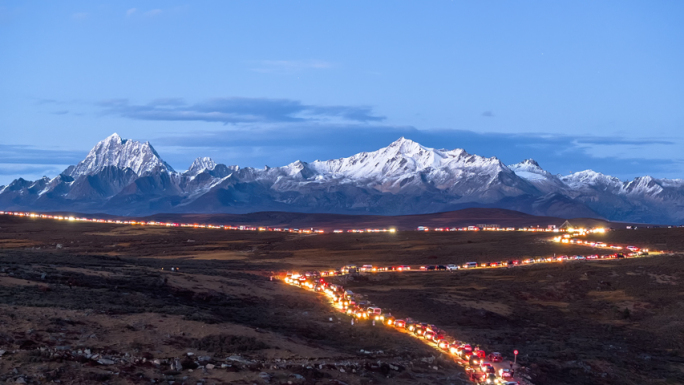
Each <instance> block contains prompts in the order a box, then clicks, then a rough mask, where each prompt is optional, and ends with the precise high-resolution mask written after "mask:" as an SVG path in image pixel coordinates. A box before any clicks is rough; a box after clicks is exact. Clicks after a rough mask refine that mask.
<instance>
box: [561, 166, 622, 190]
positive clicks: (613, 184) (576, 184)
mask: <svg viewBox="0 0 684 385" xmlns="http://www.w3.org/2000/svg"><path fill="white" fill-rule="evenodd" d="M560 179H561V180H562V181H563V182H565V184H567V185H568V187H570V188H572V189H578V190H580V189H582V188H586V187H589V186H591V187H599V186H601V187H603V188H604V189H606V188H611V189H614V190H622V187H623V183H622V181H621V180H620V179H618V178H616V177H613V176H610V175H605V174H601V173H600V172H596V171H594V170H584V171H579V172H576V173H573V174H570V175H566V176H562V177H561V178H560Z"/></svg>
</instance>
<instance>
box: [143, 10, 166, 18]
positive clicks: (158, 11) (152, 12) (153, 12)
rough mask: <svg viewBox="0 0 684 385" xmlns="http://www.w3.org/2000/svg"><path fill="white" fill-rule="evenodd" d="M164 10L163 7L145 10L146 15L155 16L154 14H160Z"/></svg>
mask: <svg viewBox="0 0 684 385" xmlns="http://www.w3.org/2000/svg"><path fill="white" fill-rule="evenodd" d="M162 12H163V11H162V10H161V9H151V10H149V11H147V12H145V16H148V17H154V16H158V15H160V14H161V13H162Z"/></svg>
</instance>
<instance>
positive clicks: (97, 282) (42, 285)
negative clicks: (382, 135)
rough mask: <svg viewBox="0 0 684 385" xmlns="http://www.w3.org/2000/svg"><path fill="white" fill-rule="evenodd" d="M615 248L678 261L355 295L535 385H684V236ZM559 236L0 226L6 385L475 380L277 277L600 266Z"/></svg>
mask: <svg viewBox="0 0 684 385" xmlns="http://www.w3.org/2000/svg"><path fill="white" fill-rule="evenodd" d="M597 237H598V236H597ZM600 237H601V240H603V241H604V242H607V243H614V242H615V243H621V244H635V245H637V246H648V247H651V248H654V249H664V250H670V251H673V252H675V254H674V255H668V256H663V255H659V256H653V257H648V258H639V259H632V260H620V261H615V260H614V261H601V262H584V263H582V262H574V263H565V264H550V265H536V266H526V267H516V268H511V269H495V270H477V271H468V272H464V271H461V272H456V273H448V272H435V273H420V272H416V273H409V274H395V273H382V274H376V275H369V276H361V277H357V278H355V279H353V280H347V282H346V285H348V286H350V287H351V288H352V290H355V291H359V292H361V293H363V294H365V295H367V296H368V298H369V299H371V300H372V301H374V302H375V303H377V304H378V305H380V306H382V307H384V308H387V309H391V311H392V313H393V314H395V315H398V316H402V317H403V316H412V317H414V318H417V319H420V320H421V321H424V322H430V323H434V324H437V325H439V326H441V327H443V328H445V329H447V330H448V331H449V332H450V333H451V334H453V335H454V336H456V337H458V338H461V339H464V340H468V341H472V342H477V343H479V344H481V346H482V347H484V348H485V349H486V350H488V351H501V352H503V353H504V354H505V355H507V356H510V351H511V350H512V349H514V348H517V349H519V350H521V356H519V359H520V361H521V364H523V365H524V366H525V367H526V369H527V371H528V374H529V375H530V376H531V378H532V382H533V383H535V384H615V383H620V384H645V383H654V384H658V383H662V384H669V383H672V384H675V383H684V298H683V297H682V296H683V295H684V291H683V290H682V277H683V275H684V265H683V264H682V259H681V256H680V255H678V254H676V253H677V252H680V251H683V250H684V232H683V231H682V229H663V228H661V229H643V230H642V229H639V230H636V231H628V230H618V231H614V232H610V233H608V234H605V235H602V236H600ZM548 238H549V235H548V234H535V233H520V232H502V233H490V232H480V233H472V232H470V233H418V232H413V231H403V232H398V233H396V234H323V235H297V234H287V233H272V232H268V233H263V232H262V233H257V232H236V231H224V230H210V229H185V228H157V227H141V226H122V225H111V224H94V223H71V222H53V221H50V220H31V219H27V218H14V217H0V353H2V354H0V381H7V382H10V383H13V382H15V381H19V382H21V381H23V382H25V383H49V382H51V381H60V382H61V383H69V384H71V383H73V384H81V383H83V384H87V383H104V382H106V383H109V384H129V383H151V382H152V380H154V381H155V382H156V383H171V382H174V383H177V384H179V383H188V384H189V383H193V384H195V383H198V382H201V383H206V384H212V383H244V384H252V383H275V384H280V383H283V384H287V383H295V384H297V383H307V384H326V383H331V384H335V383H338V384H339V383H347V384H370V383H387V384H393V383H399V384H401V383H405V384H414V383H424V384H432V383H435V384H436V383H440V384H450V383H452V384H460V383H465V381H464V379H465V377H464V375H463V373H462V371H461V369H459V367H458V366H456V365H455V364H454V363H453V362H451V361H450V360H449V359H448V358H447V357H445V356H443V355H441V356H440V354H439V353H438V352H436V351H435V350H433V349H431V348H429V347H427V346H426V345H424V344H421V343H419V342H418V341H416V340H415V339H413V338H410V337H408V336H406V335H403V334H399V333H396V332H392V331H391V330H388V329H386V328H383V327H373V326H371V325H366V324H362V325H358V324H357V325H354V326H352V325H351V324H350V319H349V318H347V317H345V316H342V315H340V314H338V313H334V312H332V311H331V310H330V307H329V306H328V305H327V304H326V303H325V301H324V299H323V298H321V297H320V296H317V295H314V294H312V293H309V292H305V291H303V290H301V289H298V288H294V287H289V286H286V285H283V284H281V283H279V282H275V281H273V282H272V281H270V280H269V276H270V275H271V272H281V271H287V270H297V271H301V270H314V269H329V268H339V267H340V266H342V265H345V264H357V265H360V264H374V265H380V266H387V265H396V264H408V265H414V266H415V265H420V264H446V263H458V264H460V263H464V262H468V261H498V260H510V259H523V258H525V257H534V256H546V255H553V254H554V253H556V254H589V253H593V251H592V249H589V248H587V247H584V246H573V245H559V244H555V243H549V242H547V239H548ZM171 267H175V268H179V269H180V270H179V271H178V272H171V271H170V268H171ZM162 269H163V270H162ZM3 351H4V352H3ZM188 352H192V353H193V355H191V356H188V355H187V353H188Z"/></svg>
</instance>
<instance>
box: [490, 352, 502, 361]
mask: <svg viewBox="0 0 684 385" xmlns="http://www.w3.org/2000/svg"><path fill="white" fill-rule="evenodd" d="M489 361H491V362H501V361H503V356H502V355H501V353H499V352H494V353H491V354H490V355H489Z"/></svg>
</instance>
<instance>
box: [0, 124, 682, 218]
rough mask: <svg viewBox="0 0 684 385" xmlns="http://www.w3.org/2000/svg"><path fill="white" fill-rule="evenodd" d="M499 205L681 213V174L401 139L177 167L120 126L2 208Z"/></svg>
mask: <svg viewBox="0 0 684 385" xmlns="http://www.w3.org/2000/svg"><path fill="white" fill-rule="evenodd" d="M466 207H500V208H507V209H513V210H518V211H523V212H527V213H530V214H535V215H552V216H563V217H569V218H571V217H580V216H581V217H587V216H590V217H603V218H606V219H610V220H625V221H642V222H659V223H664V222H668V221H669V222H680V221H684V180H681V179H674V180H671V179H656V178H652V177H650V176H644V177H639V178H635V179H634V180H632V181H626V182H623V181H620V180H619V179H618V178H614V177H611V176H608V175H604V174H601V173H599V172H595V171H592V170H585V171H580V172H576V173H572V174H570V175H565V176H561V175H553V174H551V173H549V172H548V171H546V170H544V169H543V168H542V167H541V166H540V165H539V164H538V163H537V162H536V161H534V160H533V159H526V160H524V161H522V162H520V163H516V164H512V165H508V166H507V165H505V164H503V163H502V162H501V161H500V160H499V159H498V158H496V157H491V158H486V157H481V156H479V155H474V154H469V153H468V152H466V151H465V150H464V149H460V148H458V149H454V150H446V149H434V148H429V147H425V146H422V145H420V144H419V143H416V142H414V141H412V140H409V139H406V138H400V139H398V140H396V141H395V142H393V143H391V144H390V145H389V146H387V147H384V148H381V149H378V150H376V151H372V152H362V153H359V154H355V155H352V156H349V157H346V158H339V159H332V160H323V161H321V160H316V161H313V162H310V163H307V162H302V161H296V162H293V163H290V164H288V165H286V166H282V167H265V168H264V169H255V168H251V167H247V168H240V167H238V166H226V165H224V164H217V163H216V162H215V161H214V160H212V159H211V158H208V157H199V158H197V159H195V160H194V161H193V163H192V164H191V165H190V167H189V168H188V169H187V170H186V171H182V172H176V171H175V170H174V169H173V168H172V167H171V166H170V165H169V164H168V163H166V162H165V161H164V160H163V159H162V158H161V157H160V156H159V154H158V153H157V152H156V151H155V150H154V148H153V147H152V146H151V145H150V144H149V143H148V142H145V143H142V142H138V141H134V140H128V139H123V138H121V137H120V136H119V135H117V134H113V135H111V136H109V137H107V138H106V139H104V140H103V141H101V142H99V143H97V144H96V145H95V146H94V147H93V149H92V150H91V151H90V152H89V153H88V155H87V156H86V158H85V159H84V160H83V161H81V162H79V163H78V164H77V165H75V166H70V167H69V168H67V169H66V170H65V171H64V172H63V173H62V174H60V175H58V176H56V177H54V178H52V179H50V178H47V177H44V178H41V179H39V180H37V181H33V182H31V181H26V180H23V179H17V180H15V181H13V182H12V183H10V184H8V185H7V186H2V187H0V209H31V210H41V209H42V210H73V211H82V212H88V211H99V212H109V213H113V214H125V215H141V214H151V213H158V212H233V213H237V212H254V211H267V210H279V211H300V212H330V213H350V214H351V213H374V214H385V215H388V214H389V215H394V214H397V215H398V214H420V213H430V212H437V211H448V210H455V209H460V208H466Z"/></svg>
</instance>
